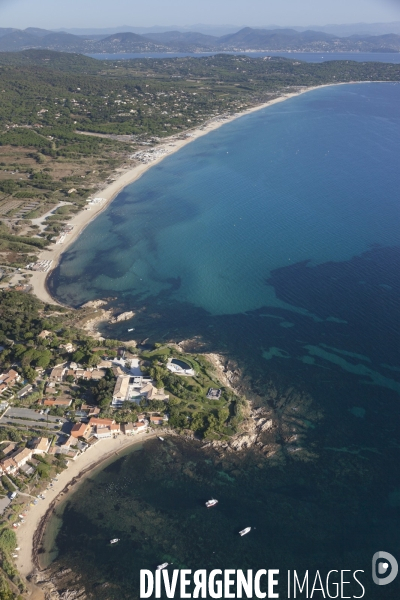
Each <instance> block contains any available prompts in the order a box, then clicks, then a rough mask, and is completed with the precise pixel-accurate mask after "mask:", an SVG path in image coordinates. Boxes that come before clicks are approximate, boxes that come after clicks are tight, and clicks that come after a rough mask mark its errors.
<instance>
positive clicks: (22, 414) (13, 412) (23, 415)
mask: <svg viewBox="0 0 400 600" xmlns="http://www.w3.org/2000/svg"><path fill="white" fill-rule="evenodd" d="M4 416H5V417H18V419H27V420H28V419H34V420H35V421H42V422H43V421H46V422H47V421H48V422H49V424H50V423H56V422H57V419H60V420H61V422H62V423H65V422H66V419H64V418H63V417H61V418H60V417H52V416H50V415H41V414H40V413H38V412H36V411H34V410H32V409H30V408H14V407H12V406H11V407H10V408H8V409H7V410H6V412H5V413H4Z"/></svg>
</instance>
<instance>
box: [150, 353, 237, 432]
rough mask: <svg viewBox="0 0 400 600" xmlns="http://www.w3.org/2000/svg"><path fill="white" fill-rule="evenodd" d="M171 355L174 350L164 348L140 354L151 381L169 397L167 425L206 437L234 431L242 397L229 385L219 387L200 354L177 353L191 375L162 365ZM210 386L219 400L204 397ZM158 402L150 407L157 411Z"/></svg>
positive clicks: (208, 365) (160, 407)
mask: <svg viewBox="0 0 400 600" xmlns="http://www.w3.org/2000/svg"><path fill="white" fill-rule="evenodd" d="M173 356H176V352H175V353H174V350H173V349H172V348H168V347H161V348H157V349H155V350H154V351H153V352H150V353H142V355H141V357H142V358H145V359H147V360H146V363H145V366H144V367H142V368H144V370H145V371H146V372H147V373H148V374H149V375H150V377H152V379H154V380H155V382H156V385H157V387H158V388H164V390H165V392H166V393H168V394H169V396H170V398H169V402H168V404H167V412H168V413H169V424H170V426H171V427H173V428H174V429H190V430H191V431H193V432H194V433H196V434H197V435H200V436H201V437H206V438H209V439H214V438H215V439H219V438H221V437H223V436H226V435H232V434H233V433H235V432H236V431H237V430H238V426H239V424H240V422H241V420H242V406H243V403H244V401H243V399H241V398H239V397H238V396H237V395H236V394H234V393H233V392H232V390H230V389H229V388H226V387H222V388H221V385H220V383H219V382H218V381H217V380H216V379H215V378H214V376H213V374H212V370H211V366H210V364H209V362H208V361H207V360H206V359H205V358H204V357H203V356H202V355H192V354H179V355H178V356H179V358H180V359H182V360H183V361H184V362H186V363H188V364H189V365H190V366H191V367H192V368H193V370H194V372H195V375H194V376H193V377H188V376H184V377H183V376H181V375H176V374H174V373H172V372H171V371H169V370H168V369H167V368H166V367H165V365H166V363H167V360H168V358H169V357H173ZM210 387H213V388H218V389H219V388H221V390H222V395H221V397H220V398H219V399H215V400H214V399H213V400H210V399H208V398H207V397H206V395H207V391H208V389H209V388H210ZM162 404H163V403H162V402H161V403H160V402H159V403H158V404H155V405H154V407H153V410H161V409H162V408H163V407H162ZM164 410H165V407H164Z"/></svg>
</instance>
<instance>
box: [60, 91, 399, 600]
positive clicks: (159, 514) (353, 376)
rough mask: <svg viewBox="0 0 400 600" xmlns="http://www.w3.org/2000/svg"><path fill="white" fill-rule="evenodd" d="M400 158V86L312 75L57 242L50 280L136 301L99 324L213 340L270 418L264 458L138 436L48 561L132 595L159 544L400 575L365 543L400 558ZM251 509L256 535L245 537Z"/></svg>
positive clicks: (78, 508) (197, 558)
mask: <svg viewBox="0 0 400 600" xmlns="http://www.w3.org/2000/svg"><path fill="white" fill-rule="evenodd" d="M399 156H400V86H399V85H397V84H356V85H345V86H336V87H329V88H323V89H319V90H316V91H313V92H310V93H307V94H304V95H302V96H299V97H296V98H293V99H290V100H287V101H285V102H283V103H280V104H276V105H274V106H272V107H269V108H267V109H264V110H260V111H258V112H255V113H253V114H251V115H248V116H244V117H242V118H240V119H238V120H236V121H234V122H232V123H229V124H226V125H224V126H223V127H221V128H220V129H218V130H216V131H214V132H213V133H211V134H209V135H207V136H204V137H203V138H201V139H198V140H196V141H194V142H193V143H191V144H189V145H188V146H187V147H186V148H185V149H184V150H182V151H180V152H178V153H176V154H175V155H172V156H170V157H168V158H166V159H165V160H164V161H163V162H162V163H160V164H159V165H157V166H155V167H154V168H152V169H151V170H149V171H148V172H147V173H146V174H145V175H144V176H143V177H142V178H141V179H140V180H139V181H137V182H135V183H134V184H132V185H131V186H129V187H128V188H126V189H125V190H124V191H123V192H122V193H121V194H120V195H119V196H118V197H117V198H116V199H115V200H114V202H113V203H112V204H111V205H110V206H109V208H108V209H107V210H106V211H104V212H103V213H102V214H101V215H100V216H99V217H98V218H97V219H96V220H95V221H94V222H93V223H91V224H90V225H89V227H88V228H87V229H86V230H85V232H84V233H83V234H82V235H81V236H80V238H79V239H78V240H77V241H76V242H75V244H74V245H73V246H72V247H71V248H69V249H68V251H67V252H66V253H65V254H64V255H63V258H62V261H61V264H60V266H59V268H58V269H57V270H56V271H55V272H54V273H53V274H52V276H51V278H50V281H49V286H50V290H51V291H52V293H53V294H54V295H55V296H56V297H57V298H59V299H60V300H62V301H64V302H67V303H69V304H71V305H79V304H81V303H83V302H85V301H87V300H89V299H93V298H106V297H111V296H113V297H116V298H117V299H116V300H115V301H114V304H115V305H116V306H118V307H119V308H120V309H129V310H134V311H136V316H135V317H134V318H133V319H132V321H130V322H129V323H128V324H127V323H124V324H122V325H121V324H120V325H115V326H109V327H107V328H106V332H107V334H108V335H110V336H111V337H118V336H120V337H122V338H125V339H128V336H131V334H129V333H128V332H127V329H128V328H130V327H132V326H134V327H135V331H134V334H135V336H136V337H137V339H139V340H140V339H143V338H148V337H149V338H150V342H156V341H160V340H174V341H179V340H183V339H190V340H191V341H190V343H188V347H189V348H190V347H193V348H198V347H199V346H200V348H201V349H204V350H212V351H218V352H222V353H223V354H225V356H226V357H228V358H230V359H231V360H232V362H233V363H235V364H236V365H237V366H238V367H239V368H240V370H241V372H242V375H243V386H244V387H243V389H244V390H246V392H247V393H248V395H249V396H250V397H252V398H253V399H254V402H255V404H256V405H264V406H266V407H267V408H268V410H271V411H272V414H273V420H274V423H275V428H274V430H273V431H272V432H271V434H268V436H270V437H268V436H267V438H265V439H264V440H263V441H264V443H271V444H273V445H274V448H275V451H274V453H273V454H271V455H268V456H266V455H265V454H263V453H262V452H260V451H259V450H257V449H256V450H255V451H254V452H247V453H242V454H238V455H233V456H230V457H221V456H220V455H218V454H216V453H214V452H212V451H209V452H208V453H205V452H204V451H203V450H201V449H199V448H198V447H197V446H196V445H194V446H189V445H188V444H187V443H184V442H180V441H176V440H174V441H170V442H169V443H168V445H166V446H162V445H157V444H156V443H154V444H153V443H149V445H148V446H146V447H145V448H144V449H143V450H142V451H141V452H140V453H133V454H131V455H129V456H128V457H126V458H124V459H120V460H119V461H117V462H116V463H114V466H112V465H111V466H110V467H109V468H108V469H107V470H106V471H104V472H103V473H101V474H99V476H98V477H94V478H93V479H92V480H91V481H90V482H88V483H87V484H85V486H86V487H84V486H83V487H82V488H81V491H80V492H78V494H77V495H76V496H75V498H73V499H72V500H71V502H70V503H69V504H68V506H67V508H66V511H65V513H64V517H63V518H64V525H63V526H62V528H61V530H60V533H59V535H58V538H57V540H58V541H57V545H58V548H59V556H58V559H57V561H58V562H57V561H56V564H65V565H69V566H72V567H73V568H74V569H75V570H78V571H79V572H80V573H83V574H84V575H83V577H86V578H87V579H86V581H87V585H88V587H89V588H90V589H91V593H92V594H94V595H95V596H97V597H98V598H105V599H106V598H107V600H108V598H114V597H115V598H116V597H119V598H121V599H122V598H136V597H137V576H138V568H139V565H140V566H142V568H143V565H149V564H151V568H153V566H154V564H158V563H160V562H163V561H164V560H166V561H168V562H174V563H175V564H179V565H181V566H182V565H185V566H188V567H189V568H201V567H202V566H204V568H211V567H214V566H216V567H221V568H228V567H229V568H251V567H253V568H261V566H262V565H267V566H266V567H265V568H268V565H269V566H270V568H271V567H272V568H280V569H282V570H286V569H289V568H298V569H302V568H303V569H306V568H308V569H317V568H321V569H324V568H327V569H328V570H329V569H335V568H338V569H353V568H354V569H356V568H359V569H364V570H365V572H366V575H365V579H364V583H365V584H366V587H367V595H366V597H367V598H368V600H385V599H393V600H395V598H396V599H397V598H398V597H399V585H398V581H397V582H395V583H394V584H391V585H390V586H386V587H381V588H379V593H378V591H377V588H376V587H374V585H373V584H372V583H369V582H370V568H371V567H370V565H371V557H372V554H373V553H374V552H376V551H378V550H385V551H388V552H391V553H392V554H393V555H395V556H397V557H398V558H399V557H400V543H399V535H398V532H399V530H400V527H399V526H400V488H399V474H400V467H399V438H398V435H399V431H400V427H399V425H400V414H399V402H400V398H399V393H400V305H399V298H400V210H399V200H400V198H399V196H400V194H399V190H400V185H399V184H400V170H399ZM288 431H290V432H291V433H292V434H293V436H296V437H295V438H293V439H292V438H290V436H288ZM124 478H125V479H124ZM122 482H123V485H124V487H123V489H122V488H121V489H119V488H118V485H120V484H121V485H122ZM107 485H112V486H117V488H115V489H116V490H117V491H115V490H114V488H113V487H111V488H109V489H110V497H109V500H107V499H106V498H105V497H104V496H101V495H100V491H101V490H104V489H105V487H106V486H107ZM113 490H114V491H113ZM160 491H161V492H162V493H161V492H160ZM113 494H114V495H116V497H115V498H114V495H113ZM212 495H216V496H217V497H218V498H221V500H222V502H220V505H221V506H220V507H221V511H220V512H216V513H212V514H211V515H210V516H208V515H209V513H206V514H207V519H211V520H210V521H209V520H207V519H206V518H205V517H204V513H203V512H202V510H203V508H202V502H203V500H205V499H207V497H208V496H210V497H211V496H212ZM203 496H204V498H203ZM101 506H102V507H103V508H101ZM250 521H251V522H250ZM119 524H120V525H119ZM248 524H250V525H251V524H256V525H257V534H256V535H255V536H253V537H250V536H248V539H246V542H245V544H246V545H245V546H238V545H237V544H236V543H235V542H236V538H235V532H236V530H237V528H238V527H239V528H242V526H246V525H248ZM118 527H119V529H118ZM114 533H115V534H117V533H121V537H122V536H125V537H124V540H125V541H124V544H123V545H121V548H120V549H117V550H116V553H115V556H114V555H113V556H110V555H109V553H108V551H106V550H105V549H104V548H103V546H102V545H101V544H100V543H99V540H103V539H105V540H106V539H109V538H110V537H114ZM143 538H144V539H145V540H146V543H144V542H143ZM91 539H93V540H94V542H93V543H92V542H91V541H90V540H91ZM211 546H212V548H213V549H212V550H211ZM86 548H87V551H86V550H84V549H86ZM80 549H81V550H80ZM212 552H216V553H217V557H218V560H217V561H214V559H213V558H212V557H211V556H210V553H212ZM94 565H97V567H96V568H95V567H94ZM99 565H100V566H99ZM88 573H91V575H90V577H89V576H88ZM100 574H101V577H102V579H101V581H104V582H108V584H110V586H111V587H107V588H105V589H106V591H105V592H104V591H102V590H103V588H101V589H100V588H96V586H95V583H94V579H95V578H96V577H100ZM354 593H355V594H356V595H358V593H359V590H355V591H354ZM93 597H94V596H93ZM281 597H282V598H285V597H286V596H285V593H284V591H283V592H282V595H281ZM315 597H316V596H315ZM318 597H322V596H321V595H320V596H318Z"/></svg>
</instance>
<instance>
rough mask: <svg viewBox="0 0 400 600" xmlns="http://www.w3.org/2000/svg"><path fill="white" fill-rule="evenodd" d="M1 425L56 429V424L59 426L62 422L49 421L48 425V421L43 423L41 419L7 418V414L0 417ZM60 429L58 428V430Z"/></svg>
mask: <svg viewBox="0 0 400 600" xmlns="http://www.w3.org/2000/svg"><path fill="white" fill-rule="evenodd" d="M0 425H7V427H34V428H35V429H46V428H47V429H49V430H53V429H54V430H56V426H57V425H58V426H59V427H60V426H61V425H62V423H49V424H48V425H47V423H46V421H45V422H44V423H41V422H40V421H24V420H22V419H7V416H5V417H2V418H1V419H0ZM56 431H58V430H56Z"/></svg>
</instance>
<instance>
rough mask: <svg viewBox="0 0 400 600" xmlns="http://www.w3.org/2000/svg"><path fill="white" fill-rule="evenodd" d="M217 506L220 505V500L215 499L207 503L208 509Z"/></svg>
mask: <svg viewBox="0 0 400 600" xmlns="http://www.w3.org/2000/svg"><path fill="white" fill-rule="evenodd" d="M216 504H218V500H215V498H213V499H212V500H207V502H206V506H207V508H211V507H212V506H215V505H216Z"/></svg>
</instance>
